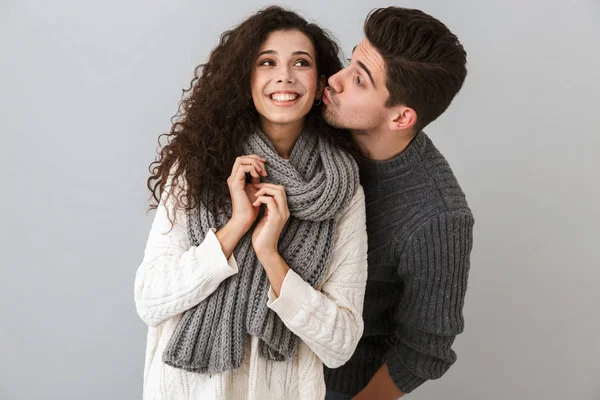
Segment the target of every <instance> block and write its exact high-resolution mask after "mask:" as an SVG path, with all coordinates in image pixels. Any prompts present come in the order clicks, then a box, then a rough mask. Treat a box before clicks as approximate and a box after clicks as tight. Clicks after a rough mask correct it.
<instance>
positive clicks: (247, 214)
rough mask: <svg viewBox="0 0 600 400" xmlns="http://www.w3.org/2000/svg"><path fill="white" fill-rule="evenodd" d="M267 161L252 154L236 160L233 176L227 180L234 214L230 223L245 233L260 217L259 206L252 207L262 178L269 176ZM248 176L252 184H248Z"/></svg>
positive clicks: (232, 171)
mask: <svg viewBox="0 0 600 400" xmlns="http://www.w3.org/2000/svg"><path fill="white" fill-rule="evenodd" d="M265 161H266V160H265V159H264V158H262V157H260V156H257V155H256V154H252V155H249V156H241V157H238V158H236V159H235V163H234V164H233V168H232V170H231V175H230V176H229V178H227V186H228V187H229V194H230V196H231V207H232V214H231V220H230V222H231V223H232V224H233V225H235V226H236V227H239V229H240V230H242V231H243V232H244V233H246V232H247V231H248V229H250V227H251V226H252V224H253V223H254V221H256V217H257V216H258V210H259V209H260V208H259V207H257V206H254V205H252V203H253V202H254V201H255V200H256V197H257V196H256V192H258V190H259V189H258V188H257V187H256V185H257V184H259V183H260V177H261V176H267V172H266V169H265ZM246 174H250V176H251V182H250V183H247V182H246Z"/></svg>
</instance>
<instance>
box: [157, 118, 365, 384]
mask: <svg viewBox="0 0 600 400" xmlns="http://www.w3.org/2000/svg"><path fill="white" fill-rule="evenodd" d="M244 153H245V154H258V155H260V156H261V157H263V158H265V159H266V160H267V163H266V166H267V171H268V177H267V178H266V179H264V180H263V181H265V182H270V183H274V184H278V185H283V186H284V187H285V189H286V195H287V200H288V207H289V210H290V214H291V215H290V218H289V219H288V222H287V223H286V225H285V227H284V229H283V231H282V233H281V236H280V238H279V246H278V247H279V253H280V254H281V256H282V258H283V259H284V260H285V261H286V262H287V264H288V265H289V266H290V267H291V268H292V269H293V270H294V271H295V272H296V273H297V274H299V275H300V276H301V277H302V278H303V279H304V280H305V281H306V282H308V283H309V284H310V285H311V286H312V287H315V288H316V287H318V286H319V285H320V284H321V283H322V281H323V278H324V276H325V273H326V267H327V264H328V260H329V256H330V253H331V248H332V244H333V234H334V230H335V226H334V218H335V216H336V215H337V214H338V213H340V212H341V211H342V210H343V209H344V208H345V207H346V206H347V205H348V204H349V202H350V200H351V199H352V197H353V196H354V193H355V191H356V189H357V187H358V184H359V176H358V167H357V165H356V163H355V162H354V160H353V159H352V158H351V157H350V156H349V155H348V154H347V153H345V152H343V151H341V150H339V149H337V148H336V147H334V146H333V145H332V144H331V143H329V142H328V141H327V140H326V139H324V138H322V137H321V136H320V135H317V134H316V133H314V132H309V131H307V129H305V130H304V131H303V132H302V134H301V135H300V136H299V137H298V140H297V141H296V144H295V145H294V149H293V150H292V153H291V155H290V158H289V160H284V159H282V158H281V157H280V156H279V155H278V154H277V152H276V151H275V148H274V147H273V145H272V143H271V142H270V141H269V140H268V139H267V138H266V136H264V134H263V133H262V132H257V133H255V134H252V135H250V137H249V139H248V140H247V141H246V143H245V146H244ZM208 201H210V200H208ZM198 203H199V206H198V207H196V209H195V210H193V211H192V212H191V213H189V214H188V217H189V222H190V223H189V226H190V231H189V234H190V236H191V239H192V243H193V245H196V246H197V245H198V244H199V243H200V242H201V241H202V240H203V239H204V237H205V235H206V233H207V232H208V230H209V229H210V228H211V227H215V228H221V227H223V226H224V225H225V224H226V223H227V221H228V220H229V218H230V217H231V204H227V205H225V206H224V207H223V206H222V207H220V208H221V212H219V213H218V215H215V214H213V213H212V212H210V211H209V210H208V209H207V208H206V207H205V206H204V205H203V204H202V203H201V202H198ZM252 231H253V229H250V231H249V232H247V233H246V235H244V236H243V238H242V239H241V240H240V242H239V243H238V245H237V247H236V248H235V250H234V255H235V259H236V261H237V264H238V267H239V271H238V273H237V274H236V275H234V276H232V277H230V278H228V279H226V280H225V281H223V282H222V283H221V284H220V285H219V287H218V288H217V289H216V290H215V291H214V292H213V293H212V294H211V295H210V296H209V297H208V298H206V299H205V300H204V301H203V302H201V303H200V304H198V305H196V306H195V307H193V308H191V309H189V310H187V311H186V312H185V313H184V314H183V316H182V317H181V319H180V321H179V323H178V325H177V328H176V329H175V332H174V333H173V335H172V337H171V339H170V341H169V343H168V345H167V347H166V349H165V352H164V353H163V361H164V362H165V363H166V364H168V365H170V366H172V367H176V368H181V369H184V370H187V371H191V372H198V373H220V372H223V371H227V370H231V369H236V368H239V367H240V366H241V364H242V361H243V358H244V341H245V338H246V334H250V335H253V336H257V337H258V338H259V339H260V346H259V348H260V355H261V356H262V357H264V358H266V359H269V360H274V361H283V360H286V359H288V358H290V357H292V356H294V354H295V351H296V341H297V337H296V335H294V334H293V333H292V332H291V331H290V330H289V329H288V328H287V327H286V326H285V325H284V324H283V322H282V321H281V319H280V318H279V316H278V315H277V314H276V313H275V312H274V311H273V310H271V309H270V308H268V307H267V301H268V297H267V293H268V290H269V280H268V278H267V275H266V273H265V271H264V269H263V267H262V265H261V264H260V262H259V261H258V258H257V257H256V254H255V252H254V249H253V247H252ZM299 301H301V299H299Z"/></svg>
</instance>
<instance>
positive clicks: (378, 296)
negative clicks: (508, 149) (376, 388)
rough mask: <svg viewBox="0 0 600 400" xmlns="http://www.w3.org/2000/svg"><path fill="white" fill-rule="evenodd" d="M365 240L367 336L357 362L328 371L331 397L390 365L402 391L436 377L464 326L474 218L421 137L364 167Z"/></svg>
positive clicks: (443, 163)
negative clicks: (366, 249) (367, 238)
mask: <svg viewBox="0 0 600 400" xmlns="http://www.w3.org/2000/svg"><path fill="white" fill-rule="evenodd" d="M361 180H362V184H363V186H364V189H365V196H366V202H367V203H366V208H367V232H368V236H369V250H368V260H369V277H368V281H367V291H366V294H365V304H364V309H363V317H364V323H365V330H364V334H363V337H362V339H361V341H360V342H359V344H358V347H357V350H356V352H355V353H354V355H353V357H352V358H351V359H350V361H348V363H346V364H345V365H343V366H342V367H340V368H338V369H335V370H330V369H327V368H325V378H326V383H327V390H328V391H333V392H339V393H346V394H349V395H355V394H356V393H358V392H359V391H360V390H362V389H363V388H364V387H365V386H366V385H367V384H368V383H369V381H370V379H371V378H372V377H373V375H374V374H375V372H376V371H377V370H378V369H379V368H380V367H381V366H382V365H383V364H384V363H387V366H388V369H389V372H390V375H391V377H392V379H393V380H394V382H395V383H396V385H397V386H398V387H399V388H400V390H402V392H404V393H410V392H411V391H413V390H414V389H415V388H417V387H418V386H419V385H421V384H422V383H423V382H425V381H427V380H428V379H436V378H439V377H441V376H442V375H443V374H444V373H445V372H446V371H447V370H448V369H449V368H450V366H451V365H452V364H453V363H454V362H455V361H456V354H455V352H454V351H453V350H452V349H451V346H452V343H453V341H454V339H455V337H456V335H457V334H459V333H461V332H462V331H463V328H464V320H463V315H462V309H463V304H464V298H465V291H466V289H467V276H468V273H469V254H470V252H471V248H472V243H473V223H474V219H473V215H472V214H471V211H470V209H469V207H468V205H467V201H466V199H465V195H464V193H463V191H462V190H461V188H460V186H459V184H458V182H457V180H456V178H455V177H454V174H453V173H452V170H451V169H450V166H449V165H448V163H447V162H446V160H445V159H444V157H443V156H442V154H441V153H440V152H439V151H438V150H437V149H436V148H435V146H434V145H433V143H432V142H431V140H430V139H429V138H428V137H427V135H425V133H423V132H421V133H419V134H418V135H417V136H416V137H415V139H414V140H413V141H412V142H411V144H410V145H409V146H408V147H407V149H406V150H405V151H404V152H403V153H401V154H400V155H398V156H397V157H395V158H393V159H391V160H387V161H373V160H363V162H362V163H361Z"/></svg>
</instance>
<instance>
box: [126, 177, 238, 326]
mask: <svg viewBox="0 0 600 400" xmlns="http://www.w3.org/2000/svg"><path fill="white" fill-rule="evenodd" d="M169 184H170V183H168V185H169ZM167 192H168V186H167V187H166V188H165V190H164V191H163V196H162V198H161V200H160V203H159V205H158V208H157V210H156V215H155V217H154V221H153V223H152V228H151V230H150V235H149V237H148V241H147V244H146V249H145V252H144V258H143V260H142V263H141V264H140V266H139V267H138V269H137V272H136V276H135V287H134V298H135V305H136V309H137V312H138V314H139V316H140V317H141V319H142V320H143V321H144V322H145V323H146V324H148V325H149V326H157V325H159V324H160V323H161V322H163V321H165V320H167V319H169V318H171V317H173V316H175V315H177V314H180V313H182V312H184V311H186V310H188V309H190V308H192V307H194V306H195V305H197V304H198V303H200V302H201V301H203V300H204V299H206V298H207V297H208V296H209V295H210V294H211V293H212V292H213V291H214V290H216V289H217V287H218V286H219V284H220V283H221V282H222V281H223V280H225V279H227V278H228V277H230V276H232V275H234V274H236V273H237V271H238V268H237V265H236V262H235V259H234V258H233V255H232V256H231V257H230V258H229V260H227V259H226V258H225V255H224V254H223V250H222V248H221V244H220V242H219V240H218V239H217V237H216V235H215V233H214V230H210V231H209V232H208V233H207V234H206V236H205V238H204V240H203V242H202V243H201V244H200V245H199V246H192V244H191V242H190V239H189V235H188V222H187V216H186V215H185V211H181V210H178V209H176V208H175V207H174V203H175V199H174V195H170V196H166V193H167ZM169 217H171V219H172V220H173V225H172V226H171V221H170V220H169Z"/></svg>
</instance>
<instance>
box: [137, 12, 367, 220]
mask: <svg viewBox="0 0 600 400" xmlns="http://www.w3.org/2000/svg"><path fill="white" fill-rule="evenodd" d="M281 30H284V31H289V30H297V31H300V32H302V33H304V34H305V35H306V36H307V37H308V38H309V39H310V40H311V41H312V43H313V45H314V48H315V52H316V67H317V73H318V76H321V75H324V76H325V78H326V79H328V78H329V77H330V76H331V75H333V74H335V73H336V72H337V71H339V70H340V69H341V68H342V64H341V62H340V58H339V54H340V49H339V46H338V45H337V44H336V42H335V40H334V39H333V38H332V37H331V36H330V34H329V33H328V32H327V31H325V30H324V29H322V28H320V27H319V26H318V25H316V24H313V23H308V22H307V21H306V20H305V19H304V18H302V17H300V16H299V15H298V14H296V13H294V12H292V11H288V10H285V9H283V8H280V7H275V6H273V7H268V8H265V9H263V10H261V11H259V12H257V13H256V14H254V15H252V16H251V17H250V18H248V19H246V20H245V21H244V22H242V23H241V24H240V25H239V26H237V27H236V28H234V29H232V30H229V31H226V32H225V33H223V34H222V35H221V39H220V42H219V44H218V45H217V47H216V48H215V49H214V50H213V51H212V53H211V55H210V57H209V60H208V62H207V63H206V64H203V65H199V66H198V67H196V69H195V73H194V78H193V79H192V81H191V83H190V86H189V88H188V89H187V90H184V91H183V96H182V100H181V102H180V104H179V109H178V112H177V114H175V116H173V118H172V120H171V121H172V122H173V126H172V128H171V131H170V133H165V134H162V135H160V136H159V140H158V141H159V149H160V150H159V152H158V157H157V159H156V160H155V161H154V162H152V163H151V164H150V167H149V170H150V175H151V176H150V178H149V179H148V181H147V186H148V189H150V191H151V193H152V195H151V199H152V198H153V199H154V202H155V203H154V204H151V205H150V209H155V208H156V207H157V205H158V203H159V202H160V198H161V196H162V195H163V191H164V190H165V186H166V184H167V181H168V180H170V179H172V182H173V185H172V186H171V190H169V191H168V193H167V194H166V195H167V197H168V196H171V195H172V194H173V190H172V189H173V188H176V187H177V186H178V185H177V182H180V181H181V179H180V177H183V178H185V182H186V190H183V191H181V193H180V195H178V196H176V202H175V205H176V208H180V209H188V210H189V209H192V208H194V207H196V205H197V203H196V202H197V201H198V200H199V201H202V202H203V203H204V204H205V205H206V206H207V207H209V208H211V209H212V210H213V211H216V208H218V207H219V206H220V205H223V204H226V203H227V202H228V200H229V191H228V188H227V177H228V176H229V175H230V173H231V168H232V167H233V164H234V162H235V159H236V157H238V156H240V155H242V144H243V142H244V140H245V139H246V137H247V136H248V135H249V134H250V133H252V132H254V131H255V130H256V129H258V127H259V115H258V112H257V111H256V108H255V107H254V103H253V101H252V92H251V77H252V71H253V67H254V64H255V62H256V57H257V55H258V52H259V50H260V47H261V45H262V44H263V42H264V41H265V40H266V39H267V36H268V35H269V34H270V33H271V32H274V31H281ZM321 114H322V106H321V105H318V106H317V105H315V106H314V107H312V109H311V111H310V112H309V113H308V115H307V116H306V121H305V123H306V124H307V125H309V126H311V127H313V128H314V129H313V130H314V131H315V132H318V133H319V134H322V135H324V136H325V137H327V138H329V140H332V141H333V142H334V143H336V144H338V145H339V146H341V147H342V148H344V149H346V150H348V151H349V152H350V153H352V154H353V155H356V153H357V152H356V147H355V145H353V143H352V141H351V140H350V136H349V133H348V132H346V131H340V130H338V129H334V128H332V127H330V126H328V125H326V123H325V121H324V119H323V117H322V115H321ZM164 137H166V139H167V143H166V144H165V145H164V146H163V147H162V148H160V146H161V139H162V138H164ZM169 175H171V177H169ZM207 196H210V197H211V201H208V200H207Z"/></svg>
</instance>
